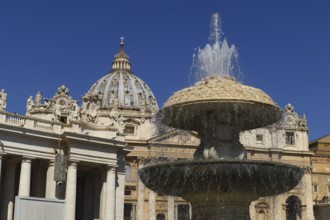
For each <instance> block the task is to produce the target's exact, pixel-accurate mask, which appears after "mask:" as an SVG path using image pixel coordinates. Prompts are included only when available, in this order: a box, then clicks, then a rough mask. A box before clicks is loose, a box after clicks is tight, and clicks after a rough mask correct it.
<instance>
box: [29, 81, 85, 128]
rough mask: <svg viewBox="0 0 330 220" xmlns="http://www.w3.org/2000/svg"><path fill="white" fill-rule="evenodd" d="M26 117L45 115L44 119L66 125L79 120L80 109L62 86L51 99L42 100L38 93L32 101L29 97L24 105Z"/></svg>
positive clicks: (31, 97) (67, 90)
mask: <svg viewBox="0 0 330 220" xmlns="http://www.w3.org/2000/svg"><path fill="white" fill-rule="evenodd" d="M26 115H35V116H40V115H45V118H44V119H51V120H54V121H58V122H63V123H68V122H69V121H70V120H78V119H79V118H80V107H79V106H78V102H77V101H76V100H73V99H72V97H71V96H70V95H69V89H68V88H67V87H66V86H64V85H62V86H60V87H59V88H58V89H57V92H56V94H55V95H54V96H53V97H52V98H42V94H41V93H40V92H37V94H36V95H35V97H34V99H33V96H30V97H29V98H28V99H27V103H26ZM47 115H49V116H50V117H47Z"/></svg>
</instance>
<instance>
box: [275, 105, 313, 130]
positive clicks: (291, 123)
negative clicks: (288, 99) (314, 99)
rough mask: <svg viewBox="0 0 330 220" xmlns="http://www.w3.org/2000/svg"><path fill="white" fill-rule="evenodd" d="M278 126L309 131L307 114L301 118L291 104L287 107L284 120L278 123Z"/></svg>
mask: <svg viewBox="0 0 330 220" xmlns="http://www.w3.org/2000/svg"><path fill="white" fill-rule="evenodd" d="M278 126H280V127H284V128H288V129H299V130H308V127H307V120H306V116H305V114H303V115H302V116H301V117H299V115H298V114H297V113H296V112H295V110H294V107H293V106H292V105H291V104H290V103H289V104H287V105H286V106H285V108H284V112H283V117H282V120H281V121H280V122H279V123H278Z"/></svg>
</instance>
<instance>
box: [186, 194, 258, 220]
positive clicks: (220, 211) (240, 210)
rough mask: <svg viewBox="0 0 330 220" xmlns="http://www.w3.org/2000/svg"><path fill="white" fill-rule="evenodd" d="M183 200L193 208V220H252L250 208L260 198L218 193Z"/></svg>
mask: <svg viewBox="0 0 330 220" xmlns="http://www.w3.org/2000/svg"><path fill="white" fill-rule="evenodd" d="M203 197H204V198H203ZM183 198H184V199H185V200H186V201H188V202H190V204H191V206H192V220H250V215H249V206H250V203H251V202H252V201H253V200H256V199H257V198H258V196H256V195H248V194H245V195H236V194H234V195H233V194H232V193H220V194H219V193H216V194H214V196H210V195H208V196H207V198H205V194H204V195H193V196H191V195H190V196H183Z"/></svg>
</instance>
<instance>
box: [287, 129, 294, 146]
mask: <svg viewBox="0 0 330 220" xmlns="http://www.w3.org/2000/svg"><path fill="white" fill-rule="evenodd" d="M285 141H286V144H287V145H295V139H294V132H285Z"/></svg>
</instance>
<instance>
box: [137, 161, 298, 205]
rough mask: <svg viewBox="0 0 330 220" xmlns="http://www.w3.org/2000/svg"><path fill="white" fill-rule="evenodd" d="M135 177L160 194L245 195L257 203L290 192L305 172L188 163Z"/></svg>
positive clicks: (263, 164)
mask: <svg viewBox="0 0 330 220" xmlns="http://www.w3.org/2000/svg"><path fill="white" fill-rule="evenodd" d="M138 174H139V176H140V179H141V180H142V182H143V183H144V184H145V185H146V186H147V187H148V188H149V189H151V190H153V191H155V192H157V193H159V194H164V195H171V196H181V197H183V198H185V197H191V196H192V195H196V196H202V197H204V196H205V199H207V198H209V197H213V196H215V195H218V196H221V195H223V196H225V197H228V195H231V196H233V197H235V195H236V196H237V195H247V194H248V195H249V197H250V198H253V197H255V199H257V198H258V197H263V196H272V195H278V194H281V193H284V192H287V191H289V190H291V189H293V188H294V187H295V186H296V185H297V184H298V183H299V181H300V180H301V178H302V176H303V175H304V172H303V169H302V168H300V167H297V166H294V165H288V164H283V163H278V162H267V161H251V160H204V161H203V160H189V161H178V162H168V163H161V164H154V165H149V166H146V167H144V168H142V169H140V170H139V171H138ZM231 196H230V197H231ZM200 199H202V200H203V198H200ZM218 199H221V198H218ZM252 200H253V199H252Z"/></svg>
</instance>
